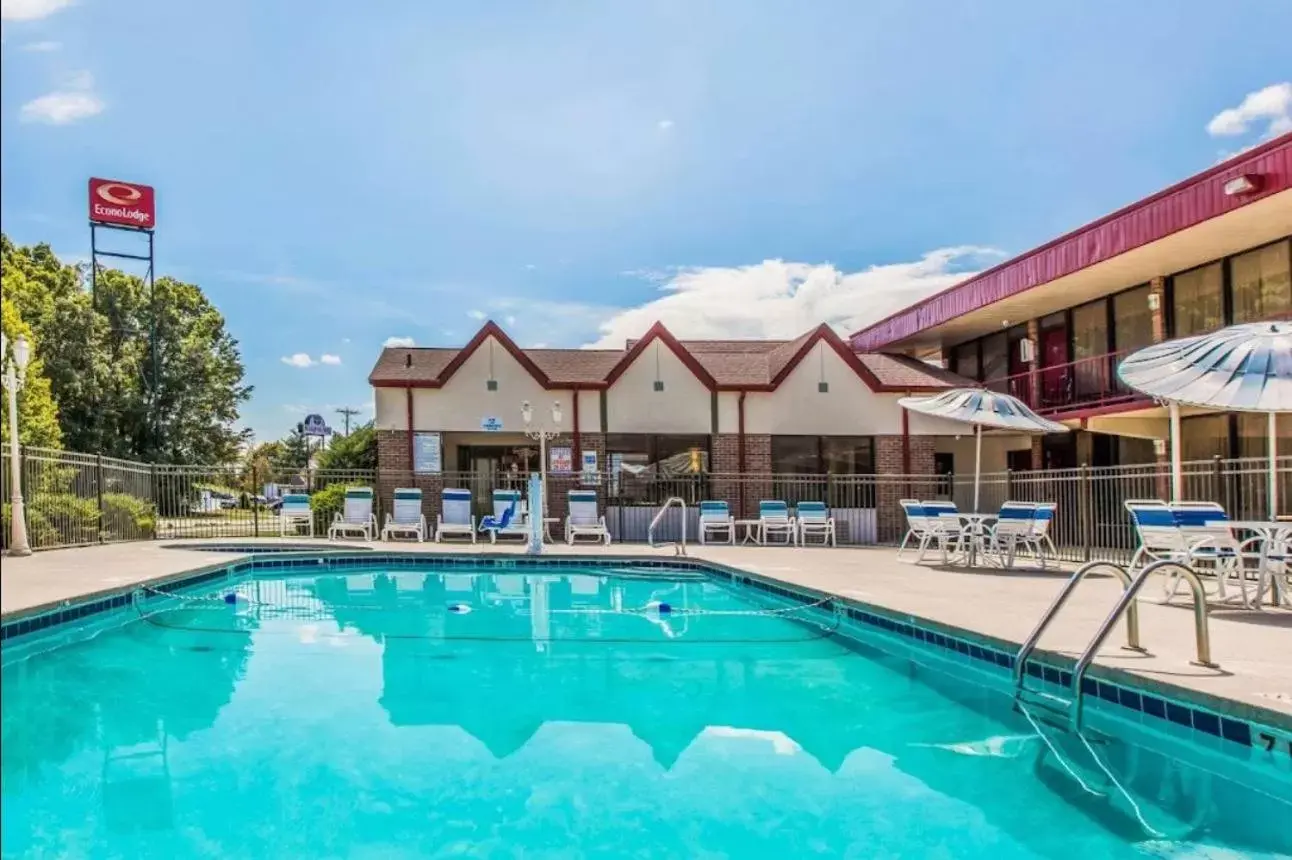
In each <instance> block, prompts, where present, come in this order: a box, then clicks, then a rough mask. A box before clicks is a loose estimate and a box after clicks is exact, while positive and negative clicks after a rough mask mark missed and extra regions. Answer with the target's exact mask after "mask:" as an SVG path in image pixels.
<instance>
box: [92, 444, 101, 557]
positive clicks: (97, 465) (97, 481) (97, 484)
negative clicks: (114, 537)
mask: <svg viewBox="0 0 1292 860" xmlns="http://www.w3.org/2000/svg"><path fill="white" fill-rule="evenodd" d="M94 498H95V501H97V502H98V505H99V528H98V533H99V543H103V455H102V454H95V455H94Z"/></svg>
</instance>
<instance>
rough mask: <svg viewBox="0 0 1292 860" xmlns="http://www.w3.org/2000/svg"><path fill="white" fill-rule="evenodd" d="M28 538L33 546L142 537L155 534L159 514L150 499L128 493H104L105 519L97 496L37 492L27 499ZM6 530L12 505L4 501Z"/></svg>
mask: <svg viewBox="0 0 1292 860" xmlns="http://www.w3.org/2000/svg"><path fill="white" fill-rule="evenodd" d="M26 508H27V540H28V541H29V542H30V543H31V545H32V547H34V548H36V549H41V548H44V547H52V546H67V545H72V544H87V543H97V542H98V541H99V540H104V541H114V540H139V539H141V538H150V537H152V536H153V530H154V529H155V528H156V525H157V515H156V512H155V511H154V510H153V506H152V504H151V503H149V502H147V501H145V500H144V499H140V498H137V497H135V496H131V495H127V494H126V493H104V495H103V519H102V522H100V520H99V505H98V501H97V500H96V499H87V498H82V497H81V496H77V495H73V494H72V493H55V494H52V495H43V496H37V497H36V498H35V499H33V500H30V501H28V502H27V505H26ZM0 520H3V527H4V534H5V539H6V541H7V540H8V536H9V522H10V508H9V504H8V503H5V505H4V509H3V514H2V515H0Z"/></svg>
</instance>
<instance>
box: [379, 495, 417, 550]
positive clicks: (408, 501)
mask: <svg viewBox="0 0 1292 860" xmlns="http://www.w3.org/2000/svg"><path fill="white" fill-rule="evenodd" d="M392 507H393V508H394V510H393V511H391V512H389V513H387V514H386V522H385V524H384V525H383V526H382V527H381V539H382V540H392V539H394V537H395V535H412V536H413V538H414V539H415V540H416V541H417V542H418V543H421V542H422V541H424V540H426V516H425V515H424V514H423V513H422V491H421V490H419V489H417V488H416V487H399V488H397V489H396V490H395V498H394V504H393V505H392Z"/></svg>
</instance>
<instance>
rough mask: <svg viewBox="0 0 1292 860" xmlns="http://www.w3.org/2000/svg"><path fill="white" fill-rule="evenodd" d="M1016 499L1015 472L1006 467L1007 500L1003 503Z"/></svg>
mask: <svg viewBox="0 0 1292 860" xmlns="http://www.w3.org/2000/svg"><path fill="white" fill-rule="evenodd" d="M1013 498H1014V470H1013V469H1011V468H1008V467H1006V469H1005V498H1004V499H1003V500H1002V501H1006V502H1008V501H1012V500H1013Z"/></svg>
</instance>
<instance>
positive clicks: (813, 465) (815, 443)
mask: <svg viewBox="0 0 1292 860" xmlns="http://www.w3.org/2000/svg"><path fill="white" fill-rule="evenodd" d="M772 472H773V473H774V474H777V475H819V474H821V437H820V436H773V437H772Z"/></svg>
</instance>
